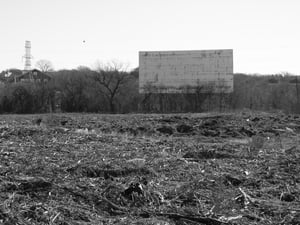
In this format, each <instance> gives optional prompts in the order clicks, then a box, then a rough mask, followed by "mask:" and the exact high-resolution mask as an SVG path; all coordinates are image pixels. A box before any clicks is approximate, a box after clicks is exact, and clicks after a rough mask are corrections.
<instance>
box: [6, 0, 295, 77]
mask: <svg viewBox="0 0 300 225" xmlns="http://www.w3.org/2000/svg"><path fill="white" fill-rule="evenodd" d="M299 10H300V1H299V0H226V1H225V0H126V1H125V0H0V28H1V34H0V37H1V39H0V40H1V41H0V71H2V70H4V69H8V68H20V69H23V67H24V61H22V56H23V55H24V53H25V48H24V45H25V40H29V41H31V45H32V49H31V52H32V55H33V57H34V59H33V62H32V64H33V65H34V64H35V62H36V61H38V60H39V59H47V60H50V61H51V62H52V63H53V64H54V67H55V69H63V68H66V69H72V68H76V67H78V66H80V65H85V66H89V67H93V66H95V64H96V62H97V61H101V62H106V61H110V60H118V61H121V62H123V63H124V64H129V67H130V68H134V67H137V66H138V51H148V50H149V51H154V50H155V51H157V50H202V49H203V50H206V49H233V53H234V72H236V73H237V72H243V73H261V74H266V73H280V72H291V73H295V74H300V61H299V52H300V29H299V27H300V26H299V25H300V24H299V23H300V13H299ZM84 41H85V42H84Z"/></svg>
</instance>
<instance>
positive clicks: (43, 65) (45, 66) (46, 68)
mask: <svg viewBox="0 0 300 225" xmlns="http://www.w3.org/2000/svg"><path fill="white" fill-rule="evenodd" d="M35 66H36V67H37V68H38V69H40V70H41V71H42V72H51V71H53V70H54V67H53V64H52V63H51V62H50V61H49V60H47V59H41V60H39V61H37V62H36V64H35Z"/></svg>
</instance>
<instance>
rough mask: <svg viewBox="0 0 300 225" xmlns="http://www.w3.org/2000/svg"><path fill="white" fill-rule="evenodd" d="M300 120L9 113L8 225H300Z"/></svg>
mask: <svg viewBox="0 0 300 225" xmlns="http://www.w3.org/2000/svg"><path fill="white" fill-rule="evenodd" d="M299 137H300V117H299V116H298V115H285V114H281V113H277V114H275V113H260V112H241V113H227V114H168V115H96V114H53V115H50V114H49V115H5V116H2V117H1V119H0V224H7V225H8V224H9V225H13V224H53V225H54V224H59V225H73V224H78V225H79V224H95V225H96V224H149V225H150V224H151V225H152V224H153V225H154V224H165V225H171V224H207V225H222V224H245V225H246V224H247V225H248V224H281V225H284V224H295V225H296V224H300V201H299V200H300V147H299V141H300V139H299Z"/></svg>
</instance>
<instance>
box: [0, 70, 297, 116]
mask: <svg viewBox="0 0 300 225" xmlns="http://www.w3.org/2000/svg"><path fill="white" fill-rule="evenodd" d="M50 75H51V77H52V79H51V81H49V82H47V83H29V82H26V83H25V82H19V83H5V84H2V86H1V88H0V113H45V112H51V111H58V110H61V111H62V112H96V113H131V112H132V113H134V112H141V113H158V112H161V113H168V112H204V111H226V110H239V109H253V110H264V111H271V110H282V111H284V112H288V113H299V112H300V93H299V92H300V86H299V85H300V80H299V81H298V78H297V76H291V75H268V76H262V75H257V76H255V75H245V74H235V75H234V92H233V93H231V94H225V93H220V94H213V93H212V92H208V93H205V94H203V93H201V87H199V91H196V93H193V94H191V93H190V94H184V93H182V94H139V92H138V78H139V74H138V69H135V70H133V71H130V72H127V71H125V70H122V68H121V67H119V66H118V65H112V66H111V65H110V66H106V67H101V68H99V69H97V70H90V69H89V68H85V67H81V68H78V69H76V70H60V71H56V72H51V74H50Z"/></svg>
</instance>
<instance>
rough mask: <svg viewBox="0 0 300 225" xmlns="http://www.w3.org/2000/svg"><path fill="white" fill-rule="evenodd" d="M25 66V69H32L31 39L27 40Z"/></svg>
mask: <svg viewBox="0 0 300 225" xmlns="http://www.w3.org/2000/svg"><path fill="white" fill-rule="evenodd" d="M24 58H25V66H24V70H31V59H32V56H31V43H30V41H25V55H24Z"/></svg>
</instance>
